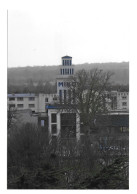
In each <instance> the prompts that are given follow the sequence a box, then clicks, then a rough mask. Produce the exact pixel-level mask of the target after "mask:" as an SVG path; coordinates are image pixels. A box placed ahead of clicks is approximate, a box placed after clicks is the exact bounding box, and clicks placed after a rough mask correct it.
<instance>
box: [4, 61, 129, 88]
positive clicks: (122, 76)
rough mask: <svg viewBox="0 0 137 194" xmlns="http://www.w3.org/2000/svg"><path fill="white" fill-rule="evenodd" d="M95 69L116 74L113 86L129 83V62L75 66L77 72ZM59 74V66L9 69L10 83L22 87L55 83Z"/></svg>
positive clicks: (113, 78)
mask: <svg viewBox="0 0 137 194" xmlns="http://www.w3.org/2000/svg"><path fill="white" fill-rule="evenodd" d="M94 68H98V69H102V70H103V71H111V72H113V73H114V75H113V77H112V81H113V84H123V85H127V84H128V83H129V62H121V63H115V62H111V63H91V64H89V63H85V64H77V65H75V72H77V71H78V70H80V69H86V70H91V69H94ZM58 74H59V66H33V67H30V66H27V67H17V68H8V83H10V84H13V85H20V84H23V83H28V82H29V81H30V80H32V81H33V82H36V83H37V82H38V81H43V82H47V81H49V82H50V81H55V80H56V76H57V75H58Z"/></svg>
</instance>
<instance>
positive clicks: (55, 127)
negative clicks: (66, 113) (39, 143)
mask: <svg viewBox="0 0 137 194" xmlns="http://www.w3.org/2000/svg"><path fill="white" fill-rule="evenodd" d="M51 131H52V134H56V133H57V125H56V124H52V125H51Z"/></svg>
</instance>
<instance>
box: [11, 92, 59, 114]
mask: <svg viewBox="0 0 137 194" xmlns="http://www.w3.org/2000/svg"><path fill="white" fill-rule="evenodd" d="M56 101H57V95H56V94H38V95H37V94H8V108H14V109H16V110H31V111H32V112H35V113H42V112H43V113H44V112H46V105H48V104H54V103H55V102H56Z"/></svg>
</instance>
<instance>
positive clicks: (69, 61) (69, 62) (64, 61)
mask: <svg viewBox="0 0 137 194" xmlns="http://www.w3.org/2000/svg"><path fill="white" fill-rule="evenodd" d="M63 65H71V60H63Z"/></svg>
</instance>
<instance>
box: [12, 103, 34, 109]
mask: <svg viewBox="0 0 137 194" xmlns="http://www.w3.org/2000/svg"><path fill="white" fill-rule="evenodd" d="M9 107H10V108H15V107H16V105H15V104H10V105H9ZM23 107H24V104H17V108H23ZM28 108H35V104H29V105H28Z"/></svg>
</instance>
